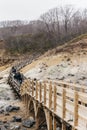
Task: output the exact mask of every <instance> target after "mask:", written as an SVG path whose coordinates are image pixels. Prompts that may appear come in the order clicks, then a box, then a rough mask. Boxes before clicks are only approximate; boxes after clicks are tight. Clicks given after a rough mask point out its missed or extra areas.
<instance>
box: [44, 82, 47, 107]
mask: <svg viewBox="0 0 87 130" xmlns="http://www.w3.org/2000/svg"><path fill="white" fill-rule="evenodd" d="M46 87H47V86H46V83H44V105H46Z"/></svg>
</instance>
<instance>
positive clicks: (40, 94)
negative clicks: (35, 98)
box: [39, 82, 42, 102]
mask: <svg viewBox="0 0 87 130" xmlns="http://www.w3.org/2000/svg"><path fill="white" fill-rule="evenodd" d="M39 100H40V102H41V101H42V84H41V82H40V83H39Z"/></svg>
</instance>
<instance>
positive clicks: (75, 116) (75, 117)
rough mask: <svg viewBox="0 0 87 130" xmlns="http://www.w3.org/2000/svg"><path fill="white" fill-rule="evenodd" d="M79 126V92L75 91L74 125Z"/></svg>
mask: <svg viewBox="0 0 87 130" xmlns="http://www.w3.org/2000/svg"><path fill="white" fill-rule="evenodd" d="M76 126H78V92H77V91H75V92H74V127H76Z"/></svg>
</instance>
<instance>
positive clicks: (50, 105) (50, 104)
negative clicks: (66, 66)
mask: <svg viewBox="0 0 87 130" xmlns="http://www.w3.org/2000/svg"><path fill="white" fill-rule="evenodd" d="M51 107H52V82H50V85H49V109H51Z"/></svg>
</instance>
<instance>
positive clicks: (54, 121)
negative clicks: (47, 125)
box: [53, 116, 57, 130]
mask: <svg viewBox="0 0 87 130" xmlns="http://www.w3.org/2000/svg"><path fill="white" fill-rule="evenodd" d="M56 128H57V124H56V119H55V116H53V130H56Z"/></svg>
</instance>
